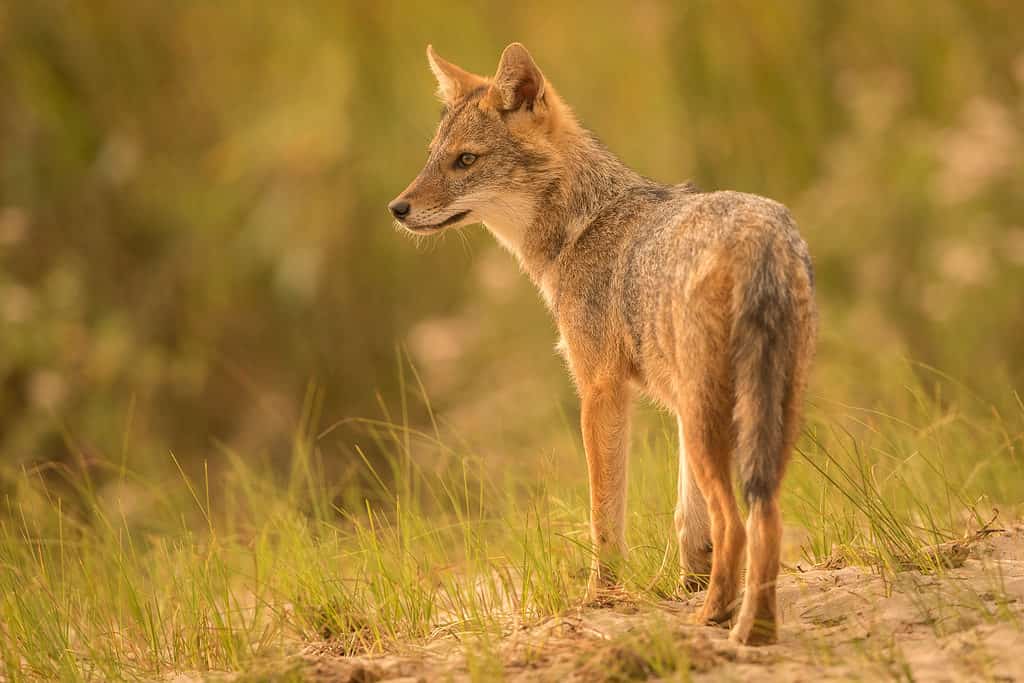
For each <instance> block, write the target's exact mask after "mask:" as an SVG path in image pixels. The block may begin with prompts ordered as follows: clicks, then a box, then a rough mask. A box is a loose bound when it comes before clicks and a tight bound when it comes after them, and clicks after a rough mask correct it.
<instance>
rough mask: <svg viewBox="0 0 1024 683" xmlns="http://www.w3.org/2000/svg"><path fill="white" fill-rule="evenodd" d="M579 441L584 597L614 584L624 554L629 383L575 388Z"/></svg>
mask: <svg viewBox="0 0 1024 683" xmlns="http://www.w3.org/2000/svg"><path fill="white" fill-rule="evenodd" d="M581 394H582V397H583V401H582V411H581V422H582V427H583V445H584V447H585V449H586V451H587V469H588V471H589V473H590V534H591V540H592V542H593V547H594V565H593V570H592V571H591V575H590V597H591V598H593V597H595V596H596V594H597V593H598V592H599V591H600V590H601V589H606V588H610V587H613V586H615V585H616V584H618V582H619V580H620V578H621V576H620V574H621V568H622V563H623V560H624V559H625V556H626V534H625V526H626V463H627V455H628V441H629V403H630V397H629V389H628V386H627V384H626V382H625V381H622V382H607V383H602V384H595V385H590V386H586V387H583V388H582V391H581Z"/></svg>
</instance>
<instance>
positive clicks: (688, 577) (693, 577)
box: [674, 419, 711, 591]
mask: <svg viewBox="0 0 1024 683" xmlns="http://www.w3.org/2000/svg"><path fill="white" fill-rule="evenodd" d="M678 422H679V487H678V498H677V500H676V511H675V517H674V519H675V527H676V537H677V538H678V539H679V566H680V569H681V576H680V580H681V582H682V585H683V587H684V588H685V589H686V590H687V591H698V590H702V589H704V588H707V585H708V577H709V575H710V574H711V519H710V518H709V516H708V504H707V501H705V500H704V495H703V494H702V493H701V492H700V487H699V486H698V485H697V480H696V478H695V477H694V474H693V467H692V466H691V465H690V464H689V463H688V462H687V457H686V436H685V433H684V431H683V421H682V420H681V419H680V420H678Z"/></svg>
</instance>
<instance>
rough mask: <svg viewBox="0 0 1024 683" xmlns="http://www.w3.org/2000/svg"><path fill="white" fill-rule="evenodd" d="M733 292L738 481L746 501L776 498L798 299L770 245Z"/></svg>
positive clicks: (790, 393) (784, 445) (784, 446)
mask: <svg viewBox="0 0 1024 683" xmlns="http://www.w3.org/2000/svg"><path fill="white" fill-rule="evenodd" d="M747 275H748V276H747V277H745V278H740V279H739V281H738V283H737V286H736V290H735V292H734V298H733V302H734V304H733V305H734V318H733V328H732V350H733V351H732V352H733V369H734V371H735V380H736V405H735V409H734V414H733V419H734V421H735V423H736V431H737V437H738V440H737V452H736V456H737V458H736V460H737V463H738V470H739V478H740V485H741V487H742V490H743V495H744V497H745V499H746V502H747V504H748V505H750V504H753V503H754V502H757V501H768V500H770V499H772V498H773V497H774V496H775V494H776V493H777V491H778V489H779V485H780V484H781V482H782V475H783V472H784V470H785V465H786V460H787V458H788V453H786V452H785V451H786V450H787V448H788V446H789V444H787V443H786V441H787V431H788V429H790V426H789V425H787V421H790V420H795V415H789V414H787V413H788V412H790V411H793V407H792V405H791V404H792V397H793V392H794V390H795V387H794V382H795V381H796V379H797V378H796V377H795V373H796V363H797V359H798V357H799V353H800V351H799V348H798V344H800V343H801V341H802V340H801V339H800V338H799V332H798V329H797V318H798V315H797V310H796V307H797V303H796V300H795V297H794V294H793V292H792V291H791V289H790V287H791V284H788V283H787V282H786V270H785V269H784V267H783V264H781V263H779V256H778V254H776V253H773V250H772V249H771V248H770V246H769V247H766V248H765V250H764V252H763V253H762V254H761V255H760V258H757V259H755V262H754V263H753V264H751V270H750V271H749V272H748V274H747Z"/></svg>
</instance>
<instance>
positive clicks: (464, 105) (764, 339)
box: [388, 43, 816, 644]
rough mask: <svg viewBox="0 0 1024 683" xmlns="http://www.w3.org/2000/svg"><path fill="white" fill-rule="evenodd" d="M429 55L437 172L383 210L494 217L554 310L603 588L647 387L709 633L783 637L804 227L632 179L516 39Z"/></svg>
mask: <svg viewBox="0 0 1024 683" xmlns="http://www.w3.org/2000/svg"><path fill="white" fill-rule="evenodd" d="M427 57H428V60H429V62H430V68H431V70H432V71H433V72H434V75H435V76H436V78H437V82H438V93H439V95H440V98H441V100H442V101H443V102H444V113H443V115H442V118H441V123H440V125H439V126H438V129H437V134H436V135H435V136H434V139H433V141H432V142H431V144H430V156H429V158H428V159H427V163H426V166H425V167H424V168H423V170H422V171H421V172H420V174H419V175H418V176H417V177H416V179H415V180H413V181H412V183H411V184H410V185H409V187H408V188H406V189H405V191H404V192H402V194H401V195H400V196H399V197H398V198H397V199H395V200H394V201H393V202H391V204H390V205H389V206H388V209H389V210H390V211H391V213H392V214H393V215H394V217H395V218H397V219H398V220H399V221H400V222H401V224H402V225H403V226H404V227H405V228H407V229H408V230H410V231H412V232H415V233H417V234H437V233H439V232H441V231H443V230H444V229H446V228H450V227H455V226H461V225H467V224H470V223H483V224H484V225H486V226H487V228H488V229H489V230H490V231H491V232H493V233H494V234H495V236H496V237H497V238H498V240H499V241H500V242H501V243H502V244H503V245H504V246H505V247H507V248H508V249H509V251H511V252H512V253H513V254H515V255H516V256H517V257H518V259H519V261H520V264H521V265H522V268H523V270H525V271H526V272H527V273H528V274H529V276H530V278H531V279H532V280H533V281H534V283H535V284H536V285H537V287H538V288H539V289H540V291H541V293H542V295H543V297H544V300H545V301H546V302H547V305H548V307H549V308H550V309H551V312H552V314H553V315H554V317H555V319H556V321H557V323H558V328H559V331H560V332H561V336H562V341H561V342H560V344H559V346H560V347H561V349H562V350H563V352H564V353H565V356H566V358H567V360H568V364H569V367H570V369H571V371H572V375H573V377H574V379H575V381H576V385H577V387H578V390H579V393H580V396H581V399H582V411H581V412H582V430H583V442H584V445H585V448H586V453H587V465H588V467H589V472H590V512H591V533H592V539H593V543H594V546H595V553H594V556H595V562H594V568H593V571H592V574H591V593H592V594H593V593H595V592H598V591H602V590H606V589H608V588H611V587H613V586H615V585H616V584H617V578H616V572H617V571H618V569H619V567H620V564H621V562H622V559H623V557H624V554H625V552H626V541H625V532H624V526H625V506H626V500H625V499H626V455H627V442H628V425H629V406H630V398H631V394H632V391H633V389H634V387H635V388H639V389H640V390H642V391H644V392H646V393H647V394H648V395H649V396H650V397H652V398H653V399H655V400H657V401H658V402H660V403H662V404H664V405H665V406H666V407H668V408H669V409H671V410H674V411H675V412H676V413H677V415H678V422H679V442H680V443H679V500H678V503H677V507H676V513H675V523H676V530H677V533H678V537H679V552H680V559H681V562H682V568H683V576H682V580H683V581H684V582H686V583H688V584H690V585H707V589H708V590H707V598H706V600H705V602H704V606H703V608H702V610H701V612H700V614H699V616H698V621H699V622H701V623H708V624H720V625H727V624H729V623H734V626H733V629H732V633H731V636H732V638H733V640H735V641H737V642H740V643H748V644H755V643H767V642H772V641H774V640H775V638H776V637H777V626H776V600H775V582H776V579H777V577H778V572H779V543H780V539H781V535H782V523H781V518H780V514H779V504H778V496H779V485H780V483H781V480H782V476H783V471H784V469H785V466H786V462H787V460H788V459H789V454H790V451H791V450H792V448H793V443H794V440H795V439H796V436H797V431H798V424H799V413H800V406H801V400H802V398H801V397H802V394H803V390H804V385H805V380H806V378H807V374H808V369H809V365H810V362H811V357H812V355H813V352H814V343H815V332H816V311H815V305H814V292H813V274H812V269H811V260H810V257H809V255H808V252H807V246H806V244H804V241H803V240H802V239H801V238H800V236H799V234H798V233H797V229H796V226H795V224H794V222H793V218H792V217H791V216H790V214H789V212H788V211H787V210H786V208H785V207H784V206H782V205H781V204H778V203H777V202H774V201H772V200H770V199H764V198H762V197H757V196H753V195H749V194H741V193H738V192H707V193H704V192H700V191H698V190H697V189H696V188H694V187H693V186H692V185H689V184H685V185H674V186H666V185H661V184H658V183H656V182H654V181H651V180H649V179H647V178H644V177H642V176H640V175H639V174H637V173H635V172H634V171H632V170H631V169H629V168H628V167H626V166H625V165H624V164H623V163H622V162H621V161H619V160H618V159H617V158H616V157H615V156H614V155H613V154H612V153H611V152H609V151H608V150H607V149H605V147H604V146H602V145H601V143H600V142H598V140H597V139H596V138H595V137H594V135H593V134H591V133H590V132H589V131H587V130H586V129H584V128H583V127H582V126H581V125H580V124H579V122H578V121H577V120H576V118H575V116H574V115H573V113H572V111H571V110H570V109H569V107H568V106H567V105H566V104H565V103H564V102H563V101H562V99H561V98H560V97H559V96H558V94H557V93H556V92H555V89H554V88H553V87H552V86H551V84H550V83H548V82H547V81H546V80H545V78H544V76H543V74H541V72H540V69H538V68H537V65H536V64H535V63H534V61H533V59H532V58H531V57H530V54H529V53H528V52H527V51H526V49H525V48H524V47H523V46H522V45H520V44H518V43H513V44H511V45H509V46H508V47H507V48H505V51H504V52H503V53H502V55H501V59H500V62H499V64H498V71H497V73H496V74H495V75H494V77H493V78H484V77H482V76H478V75H475V74H472V73H469V72H467V71H464V70H463V69H460V68H459V67H457V66H455V65H454V64H451V63H449V62H447V61H445V60H444V59H442V58H441V57H439V56H438V55H437V54H436V53H435V52H434V51H433V49H432V48H430V47H429V46H428V47H427ZM733 460H735V462H736V465H737V469H738V473H739V479H740V483H741V487H742V491H743V495H744V497H745V499H746V503H747V505H748V506H749V517H748V519H747V523H746V529H744V525H743V523H742V520H741V518H740V512H739V509H738V508H737V504H736V499H735V497H734V495H733V488H732V483H731V469H732V468H731V466H732V462H733ZM745 544H748V545H749V547H748V552H747V568H746V576H747V579H746V591H745V594H744V597H743V603H742V606H741V607H740V609H739V614H738V616H737V618H736V619H733V611H734V608H735V606H736V594H737V591H738V588H739V578H740V573H739V571H740V563H741V559H742V555H743V549H744V545H745Z"/></svg>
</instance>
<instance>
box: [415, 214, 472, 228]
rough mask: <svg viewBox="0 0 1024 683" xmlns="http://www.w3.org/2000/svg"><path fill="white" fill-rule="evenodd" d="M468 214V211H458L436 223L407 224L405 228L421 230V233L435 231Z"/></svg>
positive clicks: (456, 221) (452, 223) (454, 222)
mask: <svg viewBox="0 0 1024 683" xmlns="http://www.w3.org/2000/svg"><path fill="white" fill-rule="evenodd" d="M468 215H469V211H459V212H458V213H455V214H452V215H451V216H449V217H448V218H446V219H444V220H443V221H441V222H440V223H437V224H436V225H407V226H405V227H406V229H407V230H411V231H412V232H422V233H428V232H436V231H437V230H440V229H441V228H447V227H448V226H449V225H454V224H456V223H458V222H459V221H461V220H462V219H463V218H465V217H466V216H468Z"/></svg>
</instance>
